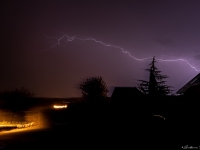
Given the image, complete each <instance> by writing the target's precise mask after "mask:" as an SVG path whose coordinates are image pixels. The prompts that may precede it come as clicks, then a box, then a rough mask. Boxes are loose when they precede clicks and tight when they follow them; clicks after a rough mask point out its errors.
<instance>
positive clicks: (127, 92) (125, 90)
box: [111, 87, 143, 98]
mask: <svg viewBox="0 0 200 150" xmlns="http://www.w3.org/2000/svg"><path fill="white" fill-rule="evenodd" d="M139 95H143V93H142V92H140V91H139V90H138V89H137V88H136V87H115V89H114V91H113V93H112V96H111V97H112V98H119V97H120V98H121V97H126V98H133V97H136V96H139Z"/></svg>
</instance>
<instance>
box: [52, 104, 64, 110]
mask: <svg viewBox="0 0 200 150" xmlns="http://www.w3.org/2000/svg"><path fill="white" fill-rule="evenodd" d="M53 107H54V108H55V109H62V108H67V105H54V106H53Z"/></svg>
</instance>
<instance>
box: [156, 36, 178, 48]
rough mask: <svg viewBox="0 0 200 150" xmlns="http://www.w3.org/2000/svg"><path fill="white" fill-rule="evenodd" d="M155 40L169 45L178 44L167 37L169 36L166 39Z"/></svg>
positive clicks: (163, 44)
mask: <svg viewBox="0 0 200 150" xmlns="http://www.w3.org/2000/svg"><path fill="white" fill-rule="evenodd" d="M155 41H156V42H157V43H158V44H160V45H162V46H167V47H172V46H176V43H175V42H174V41H173V40H171V39H167V38H166V39H156V40H155Z"/></svg>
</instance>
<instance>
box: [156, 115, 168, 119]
mask: <svg viewBox="0 0 200 150" xmlns="http://www.w3.org/2000/svg"><path fill="white" fill-rule="evenodd" d="M153 116H156V117H160V118H162V119H164V120H165V118H164V117H163V116H161V115H153Z"/></svg>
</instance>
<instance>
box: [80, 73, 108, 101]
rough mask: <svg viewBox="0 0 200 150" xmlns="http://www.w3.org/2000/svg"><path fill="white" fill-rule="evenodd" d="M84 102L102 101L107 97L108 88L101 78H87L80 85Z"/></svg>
mask: <svg viewBox="0 0 200 150" xmlns="http://www.w3.org/2000/svg"><path fill="white" fill-rule="evenodd" d="M80 89H81V90H82V97H83V98H84V99H85V100H89V101H90V100H93V101H94V100H102V99H105V98H106V97H107V93H108V88H107V86H106V83H105V82H104V81H103V79H102V77H101V76H100V77H92V78H88V79H87V80H86V81H85V82H83V83H82V84H81V85H80Z"/></svg>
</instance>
